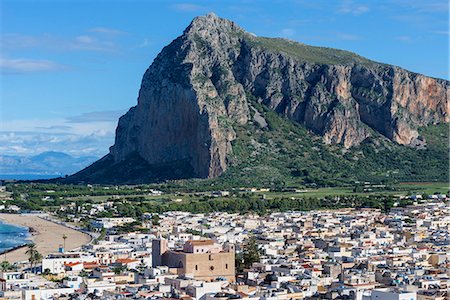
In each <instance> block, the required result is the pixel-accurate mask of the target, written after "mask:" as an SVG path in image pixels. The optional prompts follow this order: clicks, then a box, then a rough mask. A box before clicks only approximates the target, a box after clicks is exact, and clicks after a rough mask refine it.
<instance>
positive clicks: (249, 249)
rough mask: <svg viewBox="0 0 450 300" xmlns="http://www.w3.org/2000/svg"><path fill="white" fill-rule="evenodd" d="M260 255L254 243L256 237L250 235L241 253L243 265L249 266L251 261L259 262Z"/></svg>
mask: <svg viewBox="0 0 450 300" xmlns="http://www.w3.org/2000/svg"><path fill="white" fill-rule="evenodd" d="M260 257H261V253H260V250H259V248H258V244H257V243H256V238H255V237H253V236H252V237H251V238H250V239H249V240H248V242H247V245H246V246H245V248H244V251H243V254H242V259H243V263H244V267H245V268H250V267H251V266H252V264H253V263H255V262H259V260H260Z"/></svg>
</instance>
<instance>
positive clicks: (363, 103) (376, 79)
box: [110, 14, 449, 178]
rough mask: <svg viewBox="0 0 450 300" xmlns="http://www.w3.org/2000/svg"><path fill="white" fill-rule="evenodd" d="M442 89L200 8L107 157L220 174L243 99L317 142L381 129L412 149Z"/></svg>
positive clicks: (145, 83)
mask: <svg viewBox="0 0 450 300" xmlns="http://www.w3.org/2000/svg"><path fill="white" fill-rule="evenodd" d="M448 87H449V82H448V81H445V80H441V79H433V78H429V77H426V76H423V75H419V74H415V73H411V72H408V71H406V70H404V69H401V68H398V67H395V66H390V65H385V64H380V63H376V62H373V61H370V60H368V59H365V58H363V57H360V56H358V55H356V54H353V53H350V52H346V51H341V50H335V49H329V48H320V47H312V46H307V45H304V44H300V43H296V42H292V41H288V40H285V39H268V38H259V37H256V36H254V35H252V34H250V33H247V32H245V31H244V30H242V29H241V28H240V27H238V26H237V25H236V24H235V23H233V22H232V21H229V20H225V19H221V18H219V17H217V16H216V15H214V14H208V15H207V16H203V17H197V18H195V19H194V20H193V21H192V23H191V24H190V25H189V27H188V28H186V30H185V31H184V32H183V34H182V35H181V36H180V37H178V38H177V39H175V40H174V41H173V42H172V43H171V44H170V45H168V46H166V47H165V48H164V49H163V50H162V51H161V53H160V54H159V55H158V56H157V57H156V59H155V60H154V62H153V63H152V65H151V66H150V67H149V68H148V69H147V71H146V72H145V74H144V77H143V79H142V84H141V88H140V91H139V97H138V104H137V105H136V106H135V107H132V108H131V109H130V110H129V111H128V112H127V113H126V114H125V115H124V116H122V117H121V118H120V120H119V124H118V127H117V130H116V139H115V144H114V146H112V147H111V149H110V156H111V157H112V159H113V161H114V162H115V163H119V162H121V161H123V160H125V159H126V158H127V157H128V156H130V155H133V154H136V153H137V154H138V155H139V156H140V157H141V158H142V159H143V160H144V161H146V162H147V163H148V164H149V165H152V164H159V165H161V164H164V163H173V162H176V161H185V162H188V164H189V165H190V166H191V167H192V170H193V173H194V176H196V177H202V178H207V177H216V176H219V175H220V174H222V173H223V172H224V171H225V170H226V169H227V165H228V159H229V157H230V154H231V153H232V151H233V149H232V146H231V143H232V141H233V140H234V139H235V138H236V133H235V130H234V129H233V127H234V126H235V125H238V124H240V125H243V124H246V123H247V122H250V121H252V119H251V115H252V114H251V112H252V109H251V101H258V102H260V103H262V104H264V105H266V106H267V107H269V108H271V109H273V110H274V111H276V112H277V113H279V114H281V115H283V116H286V117H287V118H289V119H291V120H292V121H295V122H298V123H300V124H303V125H304V126H306V127H307V128H308V129H310V130H311V131H313V132H315V133H316V134H319V135H321V136H322V137H323V140H324V142H325V143H330V144H342V145H343V146H344V147H346V148H349V147H352V146H355V145H358V144H360V143H361V142H362V141H363V140H365V139H366V138H368V137H370V136H372V135H374V134H381V135H383V136H385V137H386V138H388V139H390V140H392V141H393V142H396V143H399V144H402V145H411V146H414V145H416V144H417V140H418V139H420V137H419V134H418V131H417V129H418V127H420V126H425V125H428V124H437V123H441V122H448V121H449V105H448ZM256 118H258V116H256ZM261 122H262V121H261ZM262 127H264V126H262Z"/></svg>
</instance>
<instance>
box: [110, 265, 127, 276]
mask: <svg viewBox="0 0 450 300" xmlns="http://www.w3.org/2000/svg"><path fill="white" fill-rule="evenodd" d="M126 270H127V267H126V266H124V265H122V266H117V267H114V268H113V272H114V274H116V275H119V274H121V273H122V272H124V271H126Z"/></svg>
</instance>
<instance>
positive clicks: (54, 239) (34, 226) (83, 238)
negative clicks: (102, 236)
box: [0, 213, 92, 263]
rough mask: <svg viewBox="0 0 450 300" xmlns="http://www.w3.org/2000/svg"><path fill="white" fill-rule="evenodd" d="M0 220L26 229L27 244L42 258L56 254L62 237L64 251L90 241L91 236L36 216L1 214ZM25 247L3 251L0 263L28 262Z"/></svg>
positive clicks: (61, 242)
mask: <svg viewBox="0 0 450 300" xmlns="http://www.w3.org/2000/svg"><path fill="white" fill-rule="evenodd" d="M0 220H1V221H2V222H4V223H6V224H10V225H14V226H21V227H26V228H28V231H29V237H28V240H29V242H32V243H35V244H36V248H37V250H38V251H39V252H40V253H41V254H42V256H44V257H45V256H47V255H48V254H50V253H55V252H58V249H59V247H60V245H63V244H64V240H63V235H65V236H67V239H66V240H65V244H66V249H65V250H66V251H69V250H73V249H77V248H80V247H81V246H83V245H85V244H88V243H90V242H91V241H92V236H91V235H89V234H87V233H84V232H81V231H79V230H77V229H74V228H72V227H68V226H66V225H64V224H63V223H60V222H56V221H54V220H52V219H44V218H42V217H40V216H38V215H21V214H3V213H1V214H0ZM26 245H27V244H25V245H22V246H16V247H15V248H13V249H9V250H5V251H3V252H2V254H1V255H2V256H5V257H6V259H5V258H4V257H0V261H3V260H7V261H9V262H10V263H15V262H23V261H28V256H27V255H26V254H25V251H26Z"/></svg>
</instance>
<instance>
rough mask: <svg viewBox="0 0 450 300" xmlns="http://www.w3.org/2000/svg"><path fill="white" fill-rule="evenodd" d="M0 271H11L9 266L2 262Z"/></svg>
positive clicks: (7, 263) (6, 262)
mask: <svg viewBox="0 0 450 300" xmlns="http://www.w3.org/2000/svg"><path fill="white" fill-rule="evenodd" d="M0 269H2V271H3V272H5V271H8V270H9V269H11V264H10V263H9V262H8V261H6V260H4V261H2V262H1V263H0Z"/></svg>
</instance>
